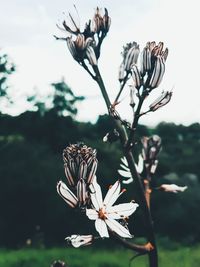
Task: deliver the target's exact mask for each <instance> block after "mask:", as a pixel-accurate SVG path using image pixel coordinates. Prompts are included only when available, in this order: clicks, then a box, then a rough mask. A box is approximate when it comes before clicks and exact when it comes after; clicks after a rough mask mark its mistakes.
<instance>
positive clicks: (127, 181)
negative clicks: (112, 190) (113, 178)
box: [122, 177, 133, 184]
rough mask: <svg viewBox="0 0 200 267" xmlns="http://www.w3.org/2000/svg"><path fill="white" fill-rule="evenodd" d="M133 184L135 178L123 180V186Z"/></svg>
mask: <svg viewBox="0 0 200 267" xmlns="http://www.w3.org/2000/svg"><path fill="white" fill-rule="evenodd" d="M132 182H133V178H132V177H131V178H129V179H128V180H123V181H122V183H123V184H130V183H132Z"/></svg>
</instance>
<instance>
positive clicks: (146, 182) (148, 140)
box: [56, 8, 187, 267]
mask: <svg viewBox="0 0 200 267" xmlns="http://www.w3.org/2000/svg"><path fill="white" fill-rule="evenodd" d="M69 21H70V24H69V25H68V24H67V23H66V21H64V22H63V28H62V27H60V26H58V27H59V28H60V29H62V30H63V31H64V32H65V33H66V37H61V38H60V37H56V39H57V40H64V41H66V43H67V46H68V48H69V51H70V53H71V55H72V57H73V58H74V59H75V60H76V61H77V62H78V63H79V64H80V66H81V67H83V68H84V69H85V70H86V71H87V72H88V73H89V75H90V76H91V78H92V79H93V80H94V81H95V82H96V83H97V84H98V87H99V89H100V90H101V93H102V96H103V98H104V101H105V104H106V107H107V110H108V114H109V115H110V117H111V118H112V119H113V121H114V124H115V129H113V131H112V132H109V133H107V134H106V135H105V137H104V138H103V141H104V142H107V141H109V142H112V141H114V140H115V141H116V140H118V141H119V142H120V143H121V148H122V152H123V154H124V157H123V158H122V159H121V164H120V168H119V170H118V173H119V175H120V179H121V178H122V177H123V180H122V182H123V183H124V184H131V183H132V182H134V187H135V188H136V190H137V192H138V199H137V203H136V202H135V201H134V200H131V201H130V202H128V203H121V204H117V205H115V202H116V201H117V199H118V198H119V196H120V195H121V194H122V193H123V192H124V191H125V190H121V183H120V181H119V180H117V181H116V182H115V183H114V184H113V185H112V186H110V188H109V190H108V192H107V194H106V196H105V198H104V200H103V197H102V190H101V187H100V185H99V184H98V182H97V177H96V170H97V165H98V160H97V156H96V150H95V149H92V148H90V147H88V146H86V145H84V144H82V143H78V144H71V145H70V146H68V147H67V148H66V149H65V150H64V152H63V159H64V169H65V174H66V177H67V183H68V184H67V185H66V184H64V183H63V182H62V181H59V182H58V184H57V191H58V193H59V195H60V196H61V197H62V198H63V199H64V200H65V201H66V203H67V204H68V205H69V206H70V207H71V208H74V209H77V208H78V209H81V210H82V212H84V213H85V215H86V216H87V217H88V218H89V219H90V220H92V221H94V222H95V228H96V231H97V232H98V234H99V236H100V238H108V237H110V236H111V237H114V238H115V240H116V242H119V243H121V244H122V245H124V246H125V247H126V248H129V249H131V250H132V251H135V252H136V253H137V255H148V257H149V266H150V267H157V266H158V257H157V245H156V239H155V234H154V226H153V220H152V217H151V203H150V200H151V193H152V191H153V190H161V191H163V192H173V193H177V192H178V191H181V192H182V191H184V190H185V189H186V188H187V187H180V186H177V185H174V184H172V185H167V184H163V185H160V186H159V187H157V188H153V186H152V178H153V176H154V173H155V171H156V168H157V165H158V155H159V152H160V150H161V138H160V137H159V136H157V135H153V136H151V137H146V136H145V137H143V138H142V140H141V144H142V150H141V152H140V153H139V155H138V157H136V158H135V154H133V152H134V150H135V146H136V135H135V133H136V131H137V126H138V123H139V119H140V118H141V117H142V116H144V115H145V114H147V113H150V112H155V111H157V110H159V109H160V108H161V107H163V106H165V105H166V104H167V103H169V101H170V100H171V97H172V92H171V91H164V92H161V93H159V91H158V97H157V98H156V99H155V100H154V101H153V102H152V103H151V104H150V105H149V108H148V109H147V110H146V111H142V108H143V103H144V102H145V101H146V99H147V98H148V96H149V95H150V94H151V92H152V91H153V90H155V91H156V90H158V89H157V88H158V87H159V86H160V84H161V82H162V79H163V76H164V73H165V65H166V60H167V57H168V48H164V43H163V42H159V43H158V44H157V43H156V42H155V41H150V42H147V44H146V46H145V47H144V48H143V49H142V51H140V47H139V45H138V44H137V43H136V42H135V41H134V42H130V43H128V44H126V45H125V46H124V47H123V52H122V62H121V64H120V67H119V75H118V80H119V91H118V93H117V94H116V97H115V100H114V101H113V102H111V100H110V98H109V95H108V90H107V89H106V87H105V84H104V80H103V78H102V75H101V72H100V70H99V67H98V60H99V58H100V55H101V46H102V43H103V41H104V39H105V37H106V35H107V34H108V31H109V29H110V25H111V18H110V16H109V14H108V11H107V9H104V10H101V9H99V8H96V10H95V14H94V17H93V18H92V19H91V20H89V21H88V22H87V23H86V24H85V25H86V26H85V28H84V30H83V31H81V29H80V26H79V23H78V22H76V21H75V19H74V18H73V17H72V16H71V14H69ZM139 59H140V63H139ZM125 88H126V89H128V90H130V108H131V110H132V114H133V116H132V121H131V122H127V120H124V119H122V117H121V115H120V114H119V112H118V111H117V108H118V105H120V103H121V100H120V97H121V95H122V93H123V91H124V90H125ZM113 136H114V138H113ZM98 179H99V178H98ZM133 199H134V197H133ZM136 209H141V210H142V212H143V214H144V219H145V227H146V240H147V242H146V243H145V244H143V245H141V244H140V245H139V244H135V243H133V242H131V241H129V240H130V239H132V238H133V233H130V232H129V229H128V224H127V220H128V217H129V216H131V215H132V214H133V213H134V212H135V211H136ZM135 216H137V212H136V214H135ZM97 238H99V237H96V236H92V235H90V234H89V235H88V234H87V235H77V234H76V235H72V236H70V237H67V238H66V240H67V241H68V242H69V243H71V244H72V245H73V246H74V247H79V246H82V245H84V246H85V245H89V244H91V243H92V242H93V241H94V240H95V239H97Z"/></svg>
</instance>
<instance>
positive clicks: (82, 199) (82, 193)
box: [77, 178, 88, 206]
mask: <svg viewBox="0 0 200 267" xmlns="http://www.w3.org/2000/svg"><path fill="white" fill-rule="evenodd" d="M77 197H78V201H79V205H80V206H84V205H85V203H86V199H87V197H88V196H87V190H86V183H85V181H84V180H83V179H82V178H81V179H80V180H79V181H78V184H77Z"/></svg>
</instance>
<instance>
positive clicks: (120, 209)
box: [86, 180, 138, 238]
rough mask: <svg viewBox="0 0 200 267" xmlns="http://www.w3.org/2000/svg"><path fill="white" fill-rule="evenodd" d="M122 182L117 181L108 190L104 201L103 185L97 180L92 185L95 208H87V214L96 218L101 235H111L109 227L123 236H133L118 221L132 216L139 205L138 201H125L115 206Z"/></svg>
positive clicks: (92, 199) (91, 218)
mask: <svg viewBox="0 0 200 267" xmlns="http://www.w3.org/2000/svg"><path fill="white" fill-rule="evenodd" d="M120 187H121V186H120V183H119V181H117V182H116V183H115V184H114V185H113V186H112V187H111V188H110V189H109V190H108V192H107V194H106V197H105V199H104V201H103V199H102V192H101V187H100V186H99V185H98V184H97V182H96V180H95V181H94V182H93V184H91V185H90V189H91V201H92V204H93V206H94V208H93V209H86V215H87V216H88V218H89V219H90V220H95V227H96V230H97V232H99V234H100V236H101V237H109V234H108V228H109V229H110V230H111V231H113V232H115V233H117V234H118V235H119V236H121V237H126V238H132V235H131V234H130V232H129V230H128V229H127V228H125V227H124V226H122V225H121V224H120V223H119V222H118V221H116V220H120V219H125V218H127V217H128V216H130V215H131V214H132V213H133V212H134V211H135V210H136V208H137V207H138V204H137V203H133V202H130V203H123V204H119V205H115V206H113V204H114V203H115V201H116V200H117V199H118V197H119V196H120V195H121V194H122V193H123V191H121V192H120V190H121V189H120Z"/></svg>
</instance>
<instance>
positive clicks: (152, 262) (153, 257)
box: [93, 65, 158, 267]
mask: <svg viewBox="0 0 200 267" xmlns="http://www.w3.org/2000/svg"><path fill="white" fill-rule="evenodd" d="M93 70H94V72H95V74H96V82H97V84H98V85H99V88H100V90H101V93H102V95H103V98H104V100H105V103H106V106H107V109H108V113H109V114H110V107H111V102H110V99H109V96H108V94H107V91H106V87H105V85H104V82H103V79H102V77H101V74H100V71H99V68H98V66H96V65H95V66H93ZM145 97H146V95H143V97H141V99H140V101H139V104H138V107H137V110H136V117H135V120H134V122H133V125H132V130H133V131H132V133H131V134H130V137H129V139H128V137H127V133H126V130H125V128H124V127H123V126H122V125H121V123H120V122H119V121H118V120H115V123H116V128H117V130H118V132H119V133H120V141H121V144H122V147H123V152H124V155H125V157H126V159H127V161H128V165H129V168H130V171H131V175H132V177H134V179H135V184H136V186H137V189H138V195H139V199H140V206H141V207H142V209H143V211H144V217H145V222H146V228H147V240H148V242H150V243H151V245H152V246H153V249H152V250H150V251H149V252H148V255H149V266H150V267H158V257H157V247H156V241H155V235H154V229H153V221H152V217H151V213H150V209H149V207H148V204H147V201H146V197H145V191H144V187H143V184H142V182H141V179H140V176H139V175H138V173H137V171H136V168H135V162H134V158H133V154H132V151H131V150H130V146H129V145H128V146H127V144H128V143H130V144H131V143H132V140H133V137H134V132H135V129H136V127H137V124H138V119H139V113H140V110H141V107H142V104H143V101H144V99H145ZM119 240H120V243H123V244H124V246H126V247H127V246H128V245H127V244H128V243H129V242H128V241H126V244H125V243H124V240H123V239H121V238H120V237H119ZM127 242H128V243H127ZM131 244H132V243H130V247H131ZM130 247H129V248H130Z"/></svg>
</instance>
